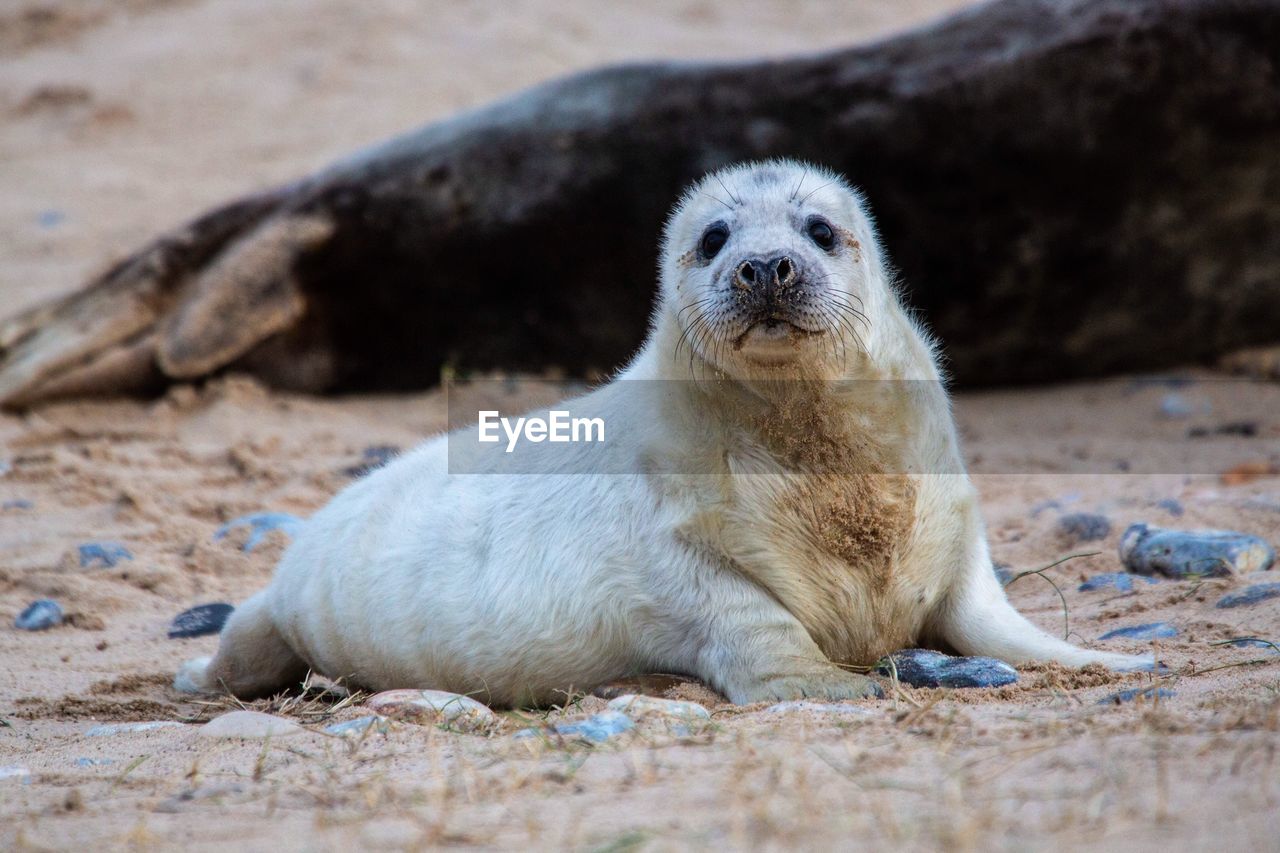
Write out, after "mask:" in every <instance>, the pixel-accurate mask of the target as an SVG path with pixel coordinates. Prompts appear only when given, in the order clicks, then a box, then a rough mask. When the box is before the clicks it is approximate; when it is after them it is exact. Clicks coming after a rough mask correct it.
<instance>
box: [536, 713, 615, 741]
mask: <svg viewBox="0 0 1280 853" xmlns="http://www.w3.org/2000/svg"><path fill="white" fill-rule="evenodd" d="M635 726H636V724H635V721H634V720H632V719H631V718H630V717H628V716H627V715H626V714H623V713H622V712H620V711H601V712H600V713H599V714H595V715H594V716H591V717H588V718H587V719H585V720H574V721H572V722H568V723H557V724H555V725H554V726H551V728H550V729H523V730H522V731H518V732H516V733H515V737H516V738H519V739H526V738H532V737H539V736H545V735H547V734H553V735H557V736H559V737H562V738H581V739H582V740H586V741H590V742H592V743H603V742H604V741H606V740H608V739H609V738H611V737H615V736H617V735H620V734H623V733H624V732H629V731H631V730H632V729H634V728H635Z"/></svg>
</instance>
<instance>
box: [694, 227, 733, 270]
mask: <svg viewBox="0 0 1280 853" xmlns="http://www.w3.org/2000/svg"><path fill="white" fill-rule="evenodd" d="M728 242H729V226H728V225H725V224H724V223H723V222H713V223H711V225H709V226H707V230H706V231H703V232H702V239H701V240H699V241H698V253H699V254H701V255H702V259H703V260H704V261H709V260H711V259H712V258H714V257H715V256H716V255H718V254H720V250H721V249H723V248H724V244H725V243H728Z"/></svg>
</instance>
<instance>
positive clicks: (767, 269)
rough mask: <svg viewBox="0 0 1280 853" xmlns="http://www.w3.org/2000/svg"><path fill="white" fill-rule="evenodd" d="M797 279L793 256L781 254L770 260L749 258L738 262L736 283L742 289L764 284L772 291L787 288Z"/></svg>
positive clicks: (750, 288)
mask: <svg viewBox="0 0 1280 853" xmlns="http://www.w3.org/2000/svg"><path fill="white" fill-rule="evenodd" d="M795 280H796V265H795V262H794V261H792V260H791V258H789V257H787V256H786V255H780V256H779V257H776V258H773V259H771V260H768V261H763V260H759V259H756V258H748V259H747V260H745V261H743V262H742V263H740V264H738V270H737V272H736V273H735V274H734V284H736V285H737V286H738V287H739V288H740V289H742V290H754V289H755V288H757V287H759V286H761V285H764V286H766V287H767V288H768V289H769V291H770V292H776V291H778V290H785V289H786V288H787V287H789V286H790V285H791V284H792V283H794V282H795Z"/></svg>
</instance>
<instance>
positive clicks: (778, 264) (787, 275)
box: [772, 255, 796, 287]
mask: <svg viewBox="0 0 1280 853" xmlns="http://www.w3.org/2000/svg"><path fill="white" fill-rule="evenodd" d="M772 266H773V276H774V280H775V281H777V282H778V284H780V285H781V286H783V287H786V286H787V285H789V284H791V283H792V282H793V281H794V280H795V277H796V268H795V264H793V263H792V262H791V259H790V258H788V257H787V256H785V255H784V256H782V257H781V258H777V259H775V260H774V262H773V264H772Z"/></svg>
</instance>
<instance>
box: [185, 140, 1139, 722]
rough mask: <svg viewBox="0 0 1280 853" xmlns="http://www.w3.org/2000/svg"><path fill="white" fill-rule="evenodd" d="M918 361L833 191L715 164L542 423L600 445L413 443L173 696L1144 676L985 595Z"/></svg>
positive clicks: (804, 179)
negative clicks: (945, 655) (571, 389)
mask: <svg viewBox="0 0 1280 853" xmlns="http://www.w3.org/2000/svg"><path fill="white" fill-rule="evenodd" d="M936 361H937V360H936V357H935V354H934V350H933V346H932V344H931V342H930V340H929V338H928V336H927V335H926V334H924V333H923V332H922V331H921V330H920V329H919V328H918V327H917V325H916V324H915V322H914V321H913V320H912V318H911V317H910V315H909V314H908V313H907V312H906V311H905V310H904V309H903V308H902V306H901V305H900V303H899V300H898V297H897V294H896V293H895V291H894V288H893V286H892V284H891V282H890V280H889V276H888V273H887V272H886V264H885V260H884V258H883V255H882V251H881V248H880V245H879V243H878V241H877V238H876V235H875V232H874V229H873V226H872V224H871V221H870V219H869V216H868V214H867V211H866V208H865V205H864V203H863V201H862V199H861V197H860V196H859V195H858V194H857V193H856V192H855V191H853V190H852V189H851V188H850V187H849V186H847V185H846V184H845V183H844V182H843V181H842V180H841V179H840V178H839V177H837V176H836V175H834V174H832V173H830V172H828V171H826V170H824V169H821V168H817V167H813V166H804V165H801V164H797V163H793V162H788V161H781V162H768V163H762V164H749V165H743V166H738V167H734V168H729V169H726V170H723V171H720V172H717V173H715V174H712V175H710V176H708V177H706V178H704V179H703V180H702V181H700V182H699V183H698V184H696V185H695V186H694V187H692V188H691V189H690V190H689V191H688V192H687V193H686V194H685V196H684V198H683V199H682V200H681V201H680V203H679V205H678V206H677V208H676V210H675V211H674V213H673V215H672V216H671V218H670V220H669V222H668V224H667V228H666V234H665V239H664V244H663V250H662V261H661V294H660V297H659V300H658V304H657V307H656V309H655V312H654V316H653V322H652V327H651V330H650V334H649V337H648V339H647V341H646V342H645V344H644V346H643V348H642V349H641V350H640V352H639V353H638V354H637V355H636V356H635V358H634V360H633V361H632V362H631V363H630V365H629V366H628V367H627V368H626V369H625V370H623V371H622V372H621V373H620V374H619V376H618V377H617V378H616V379H615V380H614V381H613V382H610V383H608V384H606V385H604V386H602V387H600V388H598V389H597V390H595V391H593V392H592V393H590V394H588V395H586V396H584V397H582V398H579V399H578V400H575V401H570V402H569V403H566V404H564V406H563V407H562V408H567V409H571V410H574V411H575V412H576V411H581V410H585V411H589V412H590V413H591V414H592V415H597V416H602V417H603V418H604V419H605V421H606V423H608V424H610V425H611V428H612V430H613V436H612V437H611V440H610V441H609V442H608V443H607V445H605V446H603V447H595V446H593V447H586V446H584V445H573V444H569V445H554V446H553V445H550V444H538V445H533V446H531V447H530V448H529V449H528V451H527V453H529V454H531V455H530V456H526V458H525V461H526V463H527V462H528V461H529V460H530V459H532V460H533V462H534V464H537V465H542V466H545V467H543V468H542V469H540V470H544V471H545V472H546V473H543V474H536V475H528V474H504V473H500V472H501V471H502V470H503V468H502V464H501V459H500V455H499V457H498V458H497V461H495V462H493V464H492V465H491V466H490V467H488V468H486V469H484V470H489V471H493V472H498V473H489V474H480V475H476V474H458V473H450V470H449V457H448V450H447V448H448V441H449V440H450V437H437V438H435V439H433V440H430V441H428V442H427V443H425V444H424V445H422V446H421V447H419V448H418V449H416V450H415V451H413V452H412V453H409V454H407V455H405V456H403V457H401V458H399V459H397V460H395V461H394V462H392V463H391V464H390V465H388V466H386V467H385V468H383V469H381V470H379V471H376V472H375V473H373V474H371V475H369V476H368V477H366V478H365V479H363V480H361V481H359V482H357V483H355V484H353V485H352V486H350V487H349V488H347V489H346V490H345V491H343V492H342V493H341V494H339V495H338V496H337V497H335V498H334V499H333V501H332V502H330V503H329V505H328V506H326V507H325V508H323V509H322V510H320V511H319V512H318V513H316V514H315V516H313V517H312V518H311V519H310V520H309V521H308V522H307V524H306V525H305V526H304V528H303V530H302V531H301V532H300V533H299V534H298V536H297V538H296V540H295V541H294V542H293V544H292V545H291V546H290V547H289V549H288V550H287V551H286V553H285V555H284V557H283V559H282V560H281V562H280V565H279V567H278V569H277V571H276V574H275V577H274V579H273V580H272V582H271V584H270V586H269V587H268V588H267V589H266V590H264V591H262V592H260V593H258V594H257V595H255V596H253V597H252V598H250V599H249V600H248V601H247V602H245V604H244V605H242V606H241V607H240V608H238V609H237V610H236V611H235V613H234V614H233V615H232V617H231V618H230V620H229V621H228V622H227V625H226V627H225V628H224V630H223V632H222V637H221V644H220V646H219V649H218V652H217V655H216V656H215V657H214V658H213V659H212V660H211V661H210V659H208V658H204V659H200V660H195V661H191V662H189V663H188V664H186V665H185V666H184V667H183V668H182V670H181V671H180V672H179V674H178V678H177V679H176V683H177V684H178V686H179V687H180V688H181V689H185V690H189V691H200V690H220V689H225V690H229V691H230V692H232V693H234V694H237V695H241V696H254V695H261V694H266V693H271V692H274V691H277V690H279V689H282V688H284V687H287V686H288V685H290V684H291V683H294V682H296V681H298V680H299V679H300V678H301V677H302V676H303V675H304V673H305V671H306V670H307V668H308V667H310V668H312V669H314V670H315V671H317V672H319V673H322V674H324V675H326V676H329V677H334V678H344V679H347V680H348V681H349V682H351V683H354V684H356V685H359V686H362V687H366V688H369V689H378V690H381V689H388V688H397V687H420V688H437V689H443V690H450V691H454V692H457V693H465V694H470V695H474V696H476V697H477V698H480V699H483V700H484V701H487V702H489V703H491V704H497V705H519V704H538V703H547V702H551V701H555V700H557V699H560V700H563V698H564V695H565V693H566V692H567V691H569V690H571V689H575V688H576V689H585V688H590V687H591V686H593V685H595V684H598V683H601V682H604V681H607V680H610V679H613V678H616V677H619V676H625V675H629V674H634V673H643V672H654V671H662V672H681V673H687V674H690V675H693V676H697V677H699V678H701V679H703V680H704V681H706V682H707V683H709V684H711V685H712V686H714V687H715V688H716V689H718V690H720V691H722V692H723V693H724V694H725V695H727V696H728V697H729V698H730V699H731V700H732V701H734V702H737V703H746V702H754V701H760V700H777V699H793V698H797V697H801V696H813V697H822V698H827V699H846V698H856V697H862V696H868V695H874V694H876V693H877V692H878V688H877V687H876V685H875V682H873V681H872V680H870V679H868V678H866V677H864V676H862V675H857V674H855V673H852V672H850V671H848V670H847V669H846V668H844V666H845V665H850V664H853V665H866V664H870V663H872V662H873V661H874V660H876V659H877V658H878V657H879V656H881V655H883V654H886V653H888V652H892V651H895V650H897V649H899V648H902V647H905V646H910V645H914V644H917V643H932V644H940V645H944V646H947V647H950V648H952V649H954V650H956V651H959V652H960V653H963V654H983V655H991V656H993V657H997V658H1001V659H1003V660H1006V661H1008V662H1010V663H1021V662H1025V661H1033V660H1043V661H1059V662H1061V663H1064V664H1068V665H1072V666H1078V665H1083V664H1088V663H1094V662H1098V663H1103V664H1106V665H1108V666H1111V667H1115V668H1129V667H1134V666H1140V665H1143V664H1144V663H1145V661H1144V660H1143V659H1141V658H1134V657H1129V656H1123V655H1116V654H1108V653H1103V652H1097V651H1090V650H1086V649H1082V648H1078V647H1076V646H1072V645H1070V644H1068V643H1065V642H1063V641H1061V640H1058V639H1055V638H1053V637H1051V636H1049V635H1047V634H1046V633H1044V632H1042V631H1041V630H1039V629H1038V628H1036V627H1035V626H1033V625H1032V624H1031V623H1030V622H1028V621H1027V620H1026V619H1024V618H1023V617H1022V616H1021V615H1020V614H1019V613H1018V612H1017V611H1015V610H1014V609H1013V607H1012V606H1011V605H1010V604H1009V602H1008V600H1007V599H1006V598H1005V595H1004V591H1003V589H1002V588H1001V586H1000V584H999V582H998V581H997V580H996V578H995V576H994V574H993V572H992V569H991V560H990V557H989V554H988V550H987V541H986V536H985V532H984V528H983V522H982V519H981V516H980V513H979V509H978V501H977V497H976V494H975V491H974V489H973V487H972V485H971V484H970V481H969V478H968V476H967V475H966V474H965V472H964V467H963V463H962V461H961V456H960V452H959V447H958V442H957V438H956V432H955V427H954V423H953V420H952V417H951V413H950V408H949V402H948V399H947V396H946V391H945V388H944V387H943V385H942V383H941V377H940V374H939V371H938V368H937V366H936ZM639 380H668V381H662V382H654V381H649V382H645V381H639ZM451 437H452V439H453V440H455V441H474V439H475V428H472V429H471V430H465V431H461V432H459V433H454V434H452V436H451ZM588 453H591V454H595V455H592V456H590V457H588V456H586V455H585V454H588ZM601 454H603V455H601ZM584 464H592V465H603V466H604V467H607V468H608V469H609V470H612V471H622V472H624V473H614V474H608V475H604V474H602V475H598V476H590V475H588V476H582V475H580V474H575V473H569V472H572V471H574V470H575V466H578V468H577V470H582V467H581V466H582V465H584ZM601 470H603V468H602V469H601Z"/></svg>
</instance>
